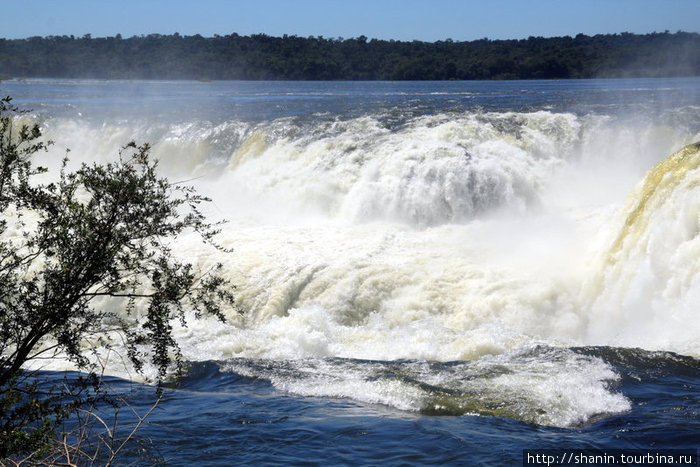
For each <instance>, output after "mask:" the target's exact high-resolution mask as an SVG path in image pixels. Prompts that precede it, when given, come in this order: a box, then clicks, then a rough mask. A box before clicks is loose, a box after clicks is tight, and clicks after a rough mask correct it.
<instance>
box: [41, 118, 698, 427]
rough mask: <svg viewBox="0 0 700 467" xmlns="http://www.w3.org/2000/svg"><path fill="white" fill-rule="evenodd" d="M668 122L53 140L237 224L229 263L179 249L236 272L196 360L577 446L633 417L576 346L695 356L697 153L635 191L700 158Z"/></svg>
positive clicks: (304, 129) (190, 243)
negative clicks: (199, 194) (506, 423)
mask: <svg viewBox="0 0 700 467" xmlns="http://www.w3.org/2000/svg"><path fill="white" fill-rule="evenodd" d="M676 112H677V113H675V114H673V115H671V117H668V118H667V119H666V121H664V122H663V123H658V122H648V121H642V122H640V121H638V120H629V119H615V118H612V117H609V116H604V115H597V114H586V115H576V114H573V113H556V112H549V111H537V112H530V113H516V112H507V113H499V112H483V111H474V112H469V113H441V114H434V115H425V116H419V117H410V118H405V119H400V120H399V121H394V120H392V119H391V118H388V117H387V115H385V114H376V115H365V116H362V117H358V118H347V119H340V118H336V117H333V116H324V115H318V116H315V117H314V118H311V119H307V120H302V119H296V118H282V119H278V120H274V121H266V122H244V121H237V120H229V121H223V122H207V121H192V122H179V123H163V124H157V125H153V124H149V125H135V124H134V123H133V122H123V124H120V123H118V122H117V123H114V122H113V123H110V124H103V125H101V126H100V125H89V124H86V123H85V122H83V121H81V120H79V119H78V120H76V119H67V118H60V119H59V118H56V119H53V120H48V121H46V122H44V126H45V129H46V132H47V134H48V136H49V137H50V138H52V139H54V140H56V142H57V144H56V145H55V146H54V148H55V149H54V150H53V152H50V153H49V154H47V156H46V157H47V158H49V159H57V158H58V157H57V156H58V149H56V148H60V147H70V148H71V149H72V152H71V156H72V157H73V158H74V159H76V160H78V161H80V160H91V159H94V158H98V159H100V158H104V159H108V158H111V157H113V155H114V154H115V153H116V150H117V148H118V147H119V146H120V145H122V144H124V143H126V142H127V141H128V140H130V139H136V140H140V141H143V140H147V141H150V142H151V144H152V145H153V147H154V153H155V155H156V156H157V157H159V159H161V163H162V165H161V167H162V168H163V170H164V173H166V174H167V175H168V176H170V177H171V178H173V179H175V180H181V179H190V180H192V183H195V184H197V186H198V187H199V188H200V190H202V191H203V192H205V193H206V194H208V195H210V196H211V197H212V198H213V199H214V200H215V202H214V204H213V205H212V211H211V213H210V215H212V216H213V217H218V216H221V217H226V218H228V219H230V220H231V222H230V223H229V224H228V227H227V228H226V230H225V231H224V232H222V234H221V236H220V238H219V242H220V243H221V244H222V245H224V246H226V247H231V248H232V249H233V250H234V252H233V253H232V254H231V255H230V256H226V257H223V258H222V257H221V255H219V254H218V253H216V252H213V251H210V250H208V249H207V247H206V246H203V245H201V244H200V243H198V242H195V241H194V240H193V239H190V238H183V239H181V240H180V242H179V243H178V250H179V254H181V255H183V257H185V258H187V260H188V261H193V260H194V261H196V262H198V263H199V264H200V265H201V266H202V267H206V266H207V265H208V264H209V263H213V262H217V261H223V263H224V268H225V270H226V271H227V273H228V274H229V276H230V278H231V279H232V281H233V282H234V283H235V284H236V285H237V287H238V288H237V298H238V303H239V306H240V308H241V309H242V310H243V314H238V313H234V312H233V311H232V312H231V314H230V316H229V322H228V323H226V324H223V323H220V322H218V321H216V322H215V321H207V320H193V321H192V322H191V323H189V325H188V327H186V328H185V327H177V328H176V333H177V335H178V339H179V341H180V343H181V344H182V346H183V351H184V354H185V356H186V357H187V358H188V359H190V360H192V361H206V360H212V359H215V360H219V361H223V362H228V363H225V364H224V367H225V368H226V369H227V370H228V371H234V372H238V373H240V374H243V375H248V376H252V377H256V378H264V379H268V380H270V381H271V382H272V384H274V385H275V386H276V387H279V388H280V389H283V390H286V391H290V392H293V393H297V394H304V395H318V396H332V397H350V398H353V399H359V400H363V401H366V402H370V403H381V404H387V405H391V406H393V407H396V408H399V409H406V410H412V411H420V412H423V413H431V414H443V413H449V414H466V413H474V414H481V415H505V416H510V417H514V418H517V419H520V420H525V421H528V422H533V423H542V424H548V425H557V426H572V425H577V424H582V423H585V422H586V421H587V420H590V419H591V418H592V417H595V416H597V415H599V414H605V413H615V412H620V411H624V410H627V409H629V402H628V401H627V399H625V398H624V397H623V396H621V395H620V394H618V393H616V392H615V390H614V386H615V381H617V379H618V375H617V374H616V373H615V371H614V370H613V369H612V368H611V367H610V366H609V365H608V364H606V363H605V362H604V361H603V360H601V359H600V358H598V357H594V356H586V355H581V354H580V353H577V352H573V351H571V350H567V347H571V346H580V345H588V344H593V345H608V346H626V347H642V348H645V349H650V350H673V351H676V352H679V353H682V354H688V355H700V348H699V347H698V335H700V329H699V328H698V323H699V321H698V320H697V319H695V318H694V316H693V315H694V314H695V311H694V310H693V304H694V303H698V302H699V301H700V295H699V294H700V283H699V281H700V274H698V268H699V267H700V260H699V258H700V240H698V238H700V237H699V236H698V231H699V230H700V218H699V217H698V212H700V204H698V200H700V196H699V193H698V190H699V189H700V188H699V187H700V172H699V170H698V168H697V167H698V160H700V159H698V157H700V156H698V154H697V150H698V147H697V145H695V146H690V147H689V148H686V149H685V150H683V151H681V152H680V153H677V154H676V155H674V156H671V157H670V158H669V159H666V160H665V161H664V162H661V163H660V164H659V165H658V166H656V168H654V169H652V170H651V172H650V173H649V175H647V177H646V179H644V181H642V182H641V184H640V185H638V187H637V188H636V189H634V190H633V187H634V185H635V183H637V182H638V181H639V180H640V179H643V177H644V172H645V171H646V169H647V168H648V167H651V166H653V165H654V164H655V163H657V162H659V160H661V159H663V158H664V157H665V155H667V154H670V153H671V152H673V151H674V150H677V148H678V147H680V146H683V145H686V144H688V143H690V142H692V141H693V140H694V139H700V135H698V133H697V125H696V123H695V122H694V120H693V119H692V118H691V117H692V116H693V115H696V114H695V111H694V110H693V109H685V110H684V109H680V110H677V111H676ZM670 123H674V124H675V126H672V125H670ZM630 191H631V192H632V194H631V195H630V198H629V201H628V202H627V204H623V203H624V199H625V197H626V196H627V193H629V192H630ZM260 359H262V360H260ZM224 367H222V368H224Z"/></svg>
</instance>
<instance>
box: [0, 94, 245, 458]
mask: <svg viewBox="0 0 700 467" xmlns="http://www.w3.org/2000/svg"><path fill="white" fill-rule="evenodd" d="M49 144H51V143H50V142H47V141H44V140H43V139H42V135H41V130H40V128H39V126H38V125H37V124H32V123H31V120H30V119H29V120H27V119H26V118H23V112H22V111H21V110H20V109H18V108H17V107H15V106H14V105H13V104H12V100H11V99H10V98H9V97H7V98H4V99H1V100H0V212H1V213H2V215H0V464H2V459H7V458H10V459H15V460H16V459H21V458H26V459H28V460H32V459H34V458H37V457H38V458H41V459H43V458H45V457H46V455H47V453H46V450H47V449H49V450H50V449H51V448H52V447H55V446H58V447H59V448H60V449H59V451H61V454H60V455H62V456H63V457H66V456H67V455H68V454H63V451H65V452H66V453H67V452H68V451H67V445H66V444H65V443H63V442H59V443H58V444H56V443H55V441H56V440H57V437H58V439H59V440H60V435H59V433H58V432H57V431H56V430H57V428H58V427H59V426H61V424H62V422H63V421H64V420H66V419H67V418H68V417H72V416H74V415H76V414H78V415H79V414H81V413H85V410H86V409H85V407H86V406H90V407H94V406H95V401H96V400H97V399H99V398H103V397H105V390H104V387H103V385H102V378H101V374H102V372H103V371H104V368H105V361H106V360H108V359H109V358H110V357H109V355H112V359H113V360H114V359H116V360H117V361H121V362H123V364H124V365H126V371H128V372H131V371H136V372H139V373H141V374H144V375H145V374H146V373H144V372H143V370H144V368H146V369H148V368H150V369H151V373H152V375H154V376H153V378H152V379H153V381H154V382H157V383H159V382H161V381H162V380H163V379H164V378H165V377H166V374H169V373H170V372H171V371H178V370H180V369H181V368H182V363H183V362H182V359H181V356H180V353H179V347H178V345H177V343H176V342H175V340H174V338H173V336H172V322H173V320H174V319H179V320H181V322H182V323H183V324H185V314H186V313H187V312H194V313H195V314H196V315H197V316H198V315H202V314H208V315H213V316H216V317H218V318H219V319H221V320H224V312H226V311H231V310H235V303H234V300H233V295H232V286H231V285H230V284H229V283H228V281H227V280H226V279H225V278H223V277H222V276H221V275H220V274H219V266H216V265H211V266H208V267H206V268H204V267H201V268H200V267H197V266H195V265H192V264H189V263H187V262H183V261H182V260H179V259H178V258H176V256H175V255H174V253H173V252H172V250H171V246H170V245H171V242H172V241H173V239H174V238H175V237H177V236H178V235H180V234H184V233H187V232H189V233H193V232H194V233H196V234H199V235H200V236H201V238H202V240H203V241H205V242H207V243H209V244H210V245H211V247H212V248H218V247H217V245H216V244H214V243H213V240H212V237H213V236H214V235H215V234H216V232H217V230H216V226H215V225H212V224H210V223H208V222H206V220H205V218H204V216H203V215H202V214H201V213H200V211H199V207H200V205H201V204H202V203H206V202H207V201H208V200H207V199H206V198H204V197H202V196H200V195H199V194H197V193H196V192H195V191H194V190H193V189H192V188H190V187H187V186H183V185H180V184H173V183H170V182H169V181H168V180H166V179H164V178H161V177H159V176H158V175H157V170H156V166H157V164H156V162H155V161H154V160H153V159H152V158H151V157H150V155H149V147H148V145H142V146H137V145H136V144H134V143H130V144H128V145H127V146H125V147H124V148H123V149H122V151H121V152H120V153H119V154H118V157H117V158H116V160H115V161H114V162H109V163H105V164H97V163H93V164H82V165H81V166H80V167H79V168H77V169H76V170H69V165H68V160H67V159H65V160H64V162H63V164H62V169H61V170H60V172H59V173H57V174H55V175H54V176H53V177H51V178H52V179H53V181H51V182H50V183H49V181H48V180H47V179H46V176H47V169H45V168H42V167H39V166H37V165H36V163H35V160H34V159H35V157H36V155H37V153H39V152H41V151H43V150H44V149H46V148H47V146H48V145H49ZM219 249H220V248H219ZM220 250H221V249H220ZM222 251H224V250H222ZM55 359H59V360H62V361H65V362H71V363H72V364H73V365H74V367H75V368H77V369H78V370H80V371H82V372H83V373H82V374H81V375H80V377H74V376H73V377H66V378H65V379H62V380H57V379H56V377H52V378H51V379H50V380H46V379H45V378H43V377H42V376H41V373H38V372H37V371H36V369H37V368H38V369H41V367H42V364H43V363H44V362H46V361H50V360H55ZM107 396H109V394H107ZM73 438H75V436H73ZM108 438H109V440H108V441H110V443H111V444H110V443H108V444H109V446H111V447H114V446H116V445H117V444H116V441H115V440H114V438H113V437H108ZM105 439H106V438H105ZM82 441H83V440H82V438H80V437H78V439H77V440H76V442H78V443H79V442H82ZM115 449H117V450H118V446H117V448H115ZM110 452H114V449H112V450H111V451H110ZM17 456H19V457H17ZM27 456H28V457H27ZM65 462H67V464H66V465H72V464H70V462H68V460H66V461H65Z"/></svg>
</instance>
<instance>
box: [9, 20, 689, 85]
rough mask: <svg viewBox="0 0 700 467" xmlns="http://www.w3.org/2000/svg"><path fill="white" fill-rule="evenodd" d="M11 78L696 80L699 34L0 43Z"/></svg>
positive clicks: (41, 39)
mask: <svg viewBox="0 0 700 467" xmlns="http://www.w3.org/2000/svg"><path fill="white" fill-rule="evenodd" d="M0 74H2V75H4V76H12V77H51V78H100V79H212V80H450V79H456V80H486V79H555V78H556V79H565V78H601V77H666V76H698V75H700V34H698V33H688V32H681V31H679V32H676V33H669V32H668V31H666V32H663V33H652V34H643V35H640V34H631V33H621V34H601V35H595V36H587V35H584V34H578V35H577V36H575V37H570V36H565V37H553V38H543V37H529V38H527V39H522V40H489V39H486V38H484V39H480V40H475V41H466V42H458V41H453V40H451V39H447V40H444V41H437V42H421V41H412V42H403V41H394V40H378V39H371V40H368V38H367V37H365V36H360V37H356V38H351V39H343V38H324V37H322V36H319V37H298V36H288V35H284V36H283V37H273V36H268V35H265V34H255V35H250V36H240V35H238V34H235V33H234V34H231V35H226V36H220V35H215V36H214V37H202V36H201V35H194V36H182V35H180V34H178V33H175V34H172V35H161V34H150V35H146V36H134V37H130V38H122V37H121V35H119V34H118V35H116V36H115V37H102V38H93V37H92V36H91V35H89V34H86V35H84V36H82V37H74V36H48V37H30V38H27V39H0Z"/></svg>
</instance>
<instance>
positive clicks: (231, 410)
mask: <svg viewBox="0 0 700 467" xmlns="http://www.w3.org/2000/svg"><path fill="white" fill-rule="evenodd" d="M575 351H576V352H580V353H582V354H586V355H595V356H598V357H600V358H602V359H603V360H605V361H606V362H609V363H610V364H611V365H612V366H613V368H614V369H615V371H617V372H618V373H619V374H620V375H622V379H621V381H620V382H619V384H618V386H617V387H616V389H617V390H618V391H620V392H622V393H623V394H625V395H626V396H627V397H628V398H629V399H630V400H631V402H632V408H631V410H630V411H629V412H626V413H623V414H618V415H613V416H601V417H600V418H599V419H593V420H591V421H590V422H589V423H587V424H585V425H584V426H580V427H574V428H552V427H547V426H539V425H535V424H530V423H524V422H520V421H517V420H513V419H511V418H505V417H488V416H430V415H422V414H416V413H410V412H404V411H399V410H393V409H391V408H387V407H385V406H381V405H370V404H359V403H356V402H353V401H352V400H347V399H334V398H317V397H314V398H311V397H300V396H295V395H290V394H285V393H280V392H279V391H276V390H275V389H274V388H273V387H272V386H271V385H270V384H269V383H267V382H265V381H263V380H260V379H253V378H246V377H242V376H239V375H236V374H233V373H227V372H221V371H220V370H219V366H218V365H217V363H216V362H201V363H197V364H195V365H194V366H193V368H192V369H191V370H190V372H189V374H188V376H187V377H185V378H184V379H183V380H182V381H181V382H180V383H179V384H178V385H177V388H168V389H166V390H165V392H164V398H163V400H162V401H161V402H160V405H159V407H160V409H158V410H156V411H155V412H154V413H153V414H152V415H151V416H150V417H149V419H148V424H147V425H145V426H144V427H142V428H141V429H140V430H139V432H138V436H137V437H138V438H139V440H140V441H141V446H142V448H141V450H140V451H139V452H137V453H134V452H132V453H131V454H129V455H127V456H125V457H124V461H127V460H133V461H136V462H137V463H147V462H149V459H151V460H153V458H160V459H161V460H164V461H165V463H166V464H167V465H212V466H215V465H262V464H266V465H300V464H304V465H328V464H333V465H438V464H448V465H522V451H523V450H524V449H563V448H569V449H601V450H605V449H636V450H640V452H644V450H645V449H646V450H658V449H697V447H698V433H700V400H699V398H698V396H699V394H700V391H699V386H700V361H699V360H697V359H693V358H690V357H683V356H679V355H676V354H672V353H664V352H647V351H642V350H639V349H614V348H601V347H596V348H578V349H575ZM107 382H108V384H109V385H110V386H111V387H112V388H114V389H115V390H117V391H122V392H124V393H127V394H130V396H129V397H128V401H129V402H130V404H131V406H132V408H133V409H135V410H136V411H137V412H140V413H145V412H146V411H147V410H148V409H149V408H150V405H151V404H152V403H153V402H154V400H155V395H154V392H153V388H151V387H144V386H134V385H133V384H132V383H128V382H125V381H123V380H118V379H108V381H107ZM107 413H108V412H107ZM125 414H126V415H125ZM119 420H120V421H121V422H122V423H123V424H124V426H125V427H128V426H129V423H133V419H130V417H128V412H122V415H121V418H120V419H119Z"/></svg>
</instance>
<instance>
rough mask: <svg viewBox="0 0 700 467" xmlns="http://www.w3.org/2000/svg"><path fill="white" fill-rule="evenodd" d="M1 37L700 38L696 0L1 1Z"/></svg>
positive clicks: (699, 13) (698, 9)
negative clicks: (663, 34)
mask: <svg viewBox="0 0 700 467" xmlns="http://www.w3.org/2000/svg"><path fill="white" fill-rule="evenodd" d="M0 11H1V12H2V16H3V24H2V28H1V29H0V37H4V38H9V39H15V38H26V37H31V36H47V35H75V36H82V35H84V34H92V36H93V37H105V36H114V35H116V34H118V33H119V34H121V35H122V36H124V37H130V36H133V35H140V34H150V33H159V34H172V33H175V32H179V33H180V34H182V35H192V34H201V35H203V36H205V37H209V36H213V35H214V34H220V35H226V34H230V33H233V32H236V33H238V34H241V35H249V34H256V33H265V34H268V35H271V36H281V35H283V34H290V35H292V34H295V35H298V36H303V37H306V36H324V37H344V38H349V37H357V36H360V35H365V36H367V37H369V38H379V39H395V40H414V39H415V40H422V41H436V40H442V39H447V38H451V39H453V40H456V41H457V40H459V41H462V40H474V39H480V38H482V37H488V38H490V39H520V38H527V37H528V36H544V37H553V36H564V35H571V36H573V35H576V34H577V33H579V32H581V33H584V34H589V35H593V34H599V33H601V34H605V33H618V32H632V33H640V34H643V33H649V32H654V31H657V32H662V31H664V30H669V31H671V32H675V31H677V30H683V31H688V32H700V0H509V1H506V0H474V1H472V0H461V1H460V0H352V1H345V0H286V1H285V0H247V1H239V0H194V1H185V0H0Z"/></svg>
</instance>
